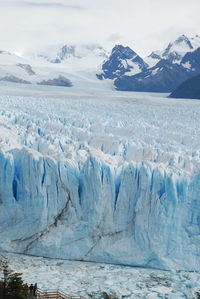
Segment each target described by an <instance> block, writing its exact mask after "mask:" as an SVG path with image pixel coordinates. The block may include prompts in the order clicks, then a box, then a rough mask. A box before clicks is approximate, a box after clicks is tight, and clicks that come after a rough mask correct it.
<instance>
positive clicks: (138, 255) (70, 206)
mask: <svg viewBox="0 0 200 299" xmlns="http://www.w3.org/2000/svg"><path fill="white" fill-rule="evenodd" d="M0 168H1V169H0V191H1V193H0V194H1V197H0V199H1V203H0V204H1V210H0V227H1V231H0V238H1V240H4V241H3V242H1V244H0V249H1V250H8V251H14V252H23V253H27V254H33V255H42V256H49V257H56V258H67V259H77V260H85V261H97V262H108V263H119V264H128V265H138V266H145V267H147V266H148V267H157V268H164V269H168V268H177V269H190V270H198V269H199V267H200V259H199V255H200V246H199V243H200V239H199V230H200V216H199V215H200V206H199V186H200V173H197V174H196V175H195V176H194V177H191V176H190V175H188V174H187V172H186V171H178V170H177V171H175V170H172V169H168V170H166V169H165V170H164V169H162V168H160V169H158V168H157V167H155V166H153V164H148V163H145V162H138V163H131V164H129V165H124V166H123V167H121V168H120V169H115V168H114V167H111V166H110V165H109V164H107V163H106V162H102V161H101V160H100V159H99V158H97V157H94V156H92V155H91V156H89V157H88V158H87V160H86V161H85V163H84V164H83V165H82V166H81V167H80V165H79V166H78V164H77V165H76V164H73V163H71V162H70V161H68V162H61V161H60V162H59V161H56V160H54V159H53V158H50V157H44V156H42V155H40V154H38V155H37V156H36V155H33V153H32V151H30V150H27V149H21V150H14V151H11V152H10V153H9V154H8V153H7V154H5V153H4V152H1V155H0Z"/></svg>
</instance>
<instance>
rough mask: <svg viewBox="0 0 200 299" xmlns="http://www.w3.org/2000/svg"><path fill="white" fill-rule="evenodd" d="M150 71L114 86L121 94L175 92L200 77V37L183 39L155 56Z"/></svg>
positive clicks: (124, 78) (121, 79)
mask: <svg viewBox="0 0 200 299" xmlns="http://www.w3.org/2000/svg"><path fill="white" fill-rule="evenodd" d="M145 61H146V63H148V64H149V67H148V68H146V69H143V70H141V72H139V73H138V74H133V75H131V76H130V75H129V74H126V73H125V74H121V75H120V76H119V77H118V78H117V79H116V80H115V81H114V85H115V86H116V88H117V89H119V90H128V91H149V92H150V91H153V92H172V91H173V90H174V89H175V88H177V87H178V86H179V85H180V84H181V83H182V82H184V81H185V80H186V79H188V78H190V77H193V76H194V75H196V74H198V73H200V37H199V36H195V37H194V38H190V39H189V38H187V37H186V36H185V35H182V36H181V37H179V38H178V39H177V40H175V41H174V42H173V43H170V44H169V45H168V46H167V48H166V49H165V50H164V51H156V52H153V53H152V54H151V55H150V56H149V57H148V58H147V59H145Z"/></svg>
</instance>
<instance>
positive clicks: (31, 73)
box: [17, 63, 35, 76]
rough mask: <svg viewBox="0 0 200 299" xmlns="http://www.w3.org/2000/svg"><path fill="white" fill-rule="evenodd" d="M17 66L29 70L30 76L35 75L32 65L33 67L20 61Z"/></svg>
mask: <svg viewBox="0 0 200 299" xmlns="http://www.w3.org/2000/svg"><path fill="white" fill-rule="evenodd" d="M17 66H19V67H20V68H22V69H24V70H25V72H27V74H29V75H30V76H33V75H35V72H34V70H33V69H32V67H31V65H30V64H24V63H18V64H17Z"/></svg>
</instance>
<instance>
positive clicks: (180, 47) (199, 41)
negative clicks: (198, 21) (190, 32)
mask: <svg viewBox="0 0 200 299" xmlns="http://www.w3.org/2000/svg"><path fill="white" fill-rule="evenodd" d="M199 47H200V36H199V35H196V36H195V37H187V36H185V35H181V36H180V37H178V38H177V39H176V40H175V41H173V42H170V43H169V45H168V46H167V47H166V48H165V49H164V50H163V51H155V52H152V53H151V54H150V55H149V56H148V57H146V58H145V61H146V62H147V63H148V64H149V65H150V66H151V67H152V66H154V65H155V64H156V63H157V62H158V61H159V60H161V59H165V60H168V61H170V62H172V63H178V64H179V63H180V62H181V60H182V58H183V57H184V56H185V54H186V53H188V52H192V51H194V50H196V49H197V48H199Z"/></svg>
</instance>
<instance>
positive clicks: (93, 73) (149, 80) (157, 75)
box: [0, 35, 200, 92]
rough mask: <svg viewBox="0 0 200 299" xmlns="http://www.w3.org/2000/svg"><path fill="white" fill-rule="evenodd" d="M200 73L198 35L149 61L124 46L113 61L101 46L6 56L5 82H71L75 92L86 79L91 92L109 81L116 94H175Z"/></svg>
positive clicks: (2, 54) (2, 56)
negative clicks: (117, 92) (185, 82)
mask: <svg viewBox="0 0 200 299" xmlns="http://www.w3.org/2000/svg"><path fill="white" fill-rule="evenodd" d="M198 73H200V37H199V36H198V35H196V36H195V37H193V38H188V37H186V36H185V35H182V36H180V37H179V38H177V39H176V40H175V41H174V42H171V43H170V44H169V45H168V46H167V47H166V49H164V50H163V51H155V52H153V53H152V54H151V55H150V56H149V57H148V58H145V59H143V58H141V57H140V56H139V55H138V54H137V53H136V52H134V51H133V50H132V49H131V48H130V47H125V46H123V45H116V46H115V47H114V48H113V49H112V51H111V54H110V55H109V52H108V51H107V50H105V49H104V48H103V47H102V46H100V45H98V44H88V45H70V44H63V45H54V46H49V47H47V48H45V49H43V50H42V51H39V52H38V53H25V54H24V56H23V57H19V56H17V55H15V54H12V53H9V52H6V51H0V81H9V82H13V83H15V82H18V83H29V84H41V83H45V82H48V85H50V84H54V85H55V84H56V85H63V84H64V83H65V82H66V85H65V86H66V87H69V86H72V85H74V84H79V82H83V81H82V77H84V78H85V84H88V78H91V88H92V85H93V84H95V85H96V84H97V85H98V83H97V81H98V79H100V80H102V81H106V80H105V79H109V80H107V81H110V83H109V86H110V88H111V89H113V88H116V89H118V90H128V91H153V92H172V91H173V90H174V89H175V88H176V87H178V86H179V85H180V84H181V83H182V82H183V81H185V80H186V79H188V78H190V77H193V76H195V75H197V74H198ZM59 78H63V80H59ZM97 78H98V79H97ZM61 81H62V82H61ZM67 82H70V84H68V83H67ZM106 84H108V83H105V85H106Z"/></svg>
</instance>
